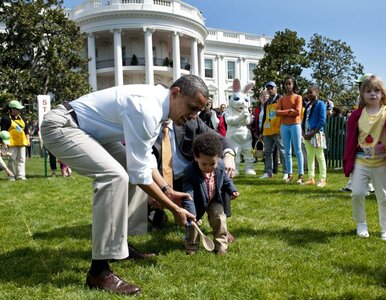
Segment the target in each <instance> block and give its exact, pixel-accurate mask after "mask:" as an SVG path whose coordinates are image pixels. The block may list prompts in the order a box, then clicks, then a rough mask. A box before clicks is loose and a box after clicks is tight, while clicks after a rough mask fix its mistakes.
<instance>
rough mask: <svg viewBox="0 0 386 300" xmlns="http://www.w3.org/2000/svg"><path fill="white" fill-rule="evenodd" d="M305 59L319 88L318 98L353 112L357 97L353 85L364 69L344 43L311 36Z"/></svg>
mask: <svg viewBox="0 0 386 300" xmlns="http://www.w3.org/2000/svg"><path fill="white" fill-rule="evenodd" d="M308 48H309V53H308V58H309V60H310V65H311V69H312V73H311V77H312V79H313V82H314V83H315V84H316V85H317V86H319V88H320V90H321V97H326V98H328V99H330V100H332V101H333V102H334V103H335V105H336V106H339V107H341V108H349V109H352V106H353V104H354V103H355V101H356V99H357V97H358V88H357V87H356V86H355V84H354V79H356V78H357V77H358V76H359V75H360V74H363V66H362V65H361V64H360V63H358V62H356V61H355V56H354V55H353V52H352V50H351V48H350V46H348V45H347V44H346V43H345V42H342V41H340V40H332V39H329V38H327V37H323V36H320V35H318V34H314V35H313V36H312V38H311V39H310V42H309V44H308Z"/></svg>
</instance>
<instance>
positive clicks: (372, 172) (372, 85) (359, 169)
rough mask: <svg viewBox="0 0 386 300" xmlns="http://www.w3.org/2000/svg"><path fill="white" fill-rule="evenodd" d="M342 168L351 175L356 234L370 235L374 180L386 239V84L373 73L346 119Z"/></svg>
mask: <svg viewBox="0 0 386 300" xmlns="http://www.w3.org/2000/svg"><path fill="white" fill-rule="evenodd" d="M343 171H344V174H345V175H346V176H347V177H348V176H349V175H350V174H352V175H351V178H352V193H351V199H352V209H353V219H354V221H355V223H356V232H357V235H358V236H359V237H361V238H367V237H369V231H368V228H367V222H366V211H365V197H366V195H367V193H368V184H369V182H370V180H371V181H372V182H373V185H374V190H375V197H376V198H377V202H378V210H379V223H380V227H381V239H382V240H385V241H386V181H385V176H386V88H385V85H384V83H383V81H382V80H381V79H380V78H379V77H377V76H375V75H371V76H369V77H368V78H366V79H365V80H364V81H363V83H362V85H361V88H360V100H359V107H358V109H357V110H355V111H354V112H352V114H351V115H350V118H349V119H348V122H347V135H346V145H345V150H344V158H343Z"/></svg>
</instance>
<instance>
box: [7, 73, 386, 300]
mask: <svg viewBox="0 0 386 300" xmlns="http://www.w3.org/2000/svg"><path fill="white" fill-rule="evenodd" d="M359 83H360V84H361V85H360V87H359V88H360V99H359V108H358V110H355V111H354V112H353V113H352V114H351V116H350V117H349V119H348V124H347V128H348V129H347V139H346V145H345V154H344V160H343V168H344V173H345V175H346V176H350V175H351V181H352V182H353V184H352V186H351V187H350V190H351V191H352V194H351V197H352V209H353V219H354V221H355V223H356V230H357V235H358V236H359V237H361V238H366V237H368V236H369V232H368V228H367V223H366V213H365V205H364V202H365V197H366V195H367V194H368V192H369V184H370V182H372V184H373V188H374V191H375V195H376V199H377V201H378V207H379V222H380V227H381V238H382V239H383V240H386V183H384V182H383V178H384V176H385V175H386V146H385V145H386V89H385V86H384V83H383V82H382V80H381V79H380V78H378V77H377V76H374V75H371V74H368V76H366V77H365V78H363V80H362V81H360V82H359ZM282 90H283V91H284V95H280V94H278V86H277V84H276V83H275V82H274V81H269V82H267V83H266V85H265V87H264V89H263V90H262V91H261V94H260V97H259V105H258V106H257V107H256V108H255V109H253V110H251V111H250V113H251V120H252V121H251V123H250V124H249V128H250V130H251V133H252V134H253V136H254V141H253V143H257V142H261V143H262V144H263V145H264V148H263V152H264V160H263V161H264V170H263V173H262V175H261V176H260V179H262V180H269V179H270V178H272V177H273V176H274V174H277V173H278V168H279V166H281V168H282V176H283V177H282V180H283V181H285V182H286V183H291V182H294V181H296V183H297V184H300V185H302V184H305V185H315V186H317V187H319V188H323V187H325V186H326V185H327V168H326V161H325V157H324V149H325V148H326V137H325V133H324V128H325V125H326V121H327V118H328V117H329V116H330V115H332V114H333V109H334V105H333V103H332V102H331V101H325V100H322V99H320V98H319V93H320V91H319V88H318V87H317V86H314V85H311V86H309V87H308V88H307V89H306V90H305V91H304V92H303V94H302V95H300V93H299V90H298V87H297V82H296V79H295V78H294V77H292V76H287V77H286V78H285V80H284V81H283V84H282ZM23 109H24V106H23V105H22V104H21V103H20V102H19V101H17V100H12V101H10V102H9V103H8V107H7V109H6V110H5V111H4V112H3V116H2V119H1V132H0V143H1V149H2V152H1V153H2V155H1V156H4V157H7V158H8V164H5V163H4V161H3V159H1V157H0V167H1V168H2V169H4V170H5V172H6V174H7V177H8V179H9V180H10V181H14V180H26V174H25V160H26V147H28V146H29V144H30V136H29V133H30V132H31V131H29V129H28V126H27V123H26V122H25V118H24V117H22V116H21V114H20V112H21V111H22V110H23ZM226 132H227V122H226V105H225V104H221V105H220V106H219V108H218V109H214V108H213V100H212V99H210V98H209V91H208V88H207V86H206V84H205V83H204V81H203V80H202V79H201V78H199V77H197V76H194V75H186V76H183V77H181V78H179V79H178V80H176V81H175V82H174V83H173V84H172V85H171V87H170V88H165V87H162V86H149V85H143V86H141V85H126V86H119V87H113V88H109V89H105V90H100V91H97V92H94V93H91V94H88V95H85V96H82V97H80V98H78V99H75V100H73V101H71V102H65V103H62V104H61V105H59V106H58V107H57V108H54V109H52V110H51V111H49V112H48V113H47V114H46V115H45V117H44V120H43V122H42V124H41V130H40V132H39V134H40V135H41V139H42V142H43V143H44V146H45V147H46V148H47V152H48V154H49V156H50V162H51V165H52V166H51V169H52V172H53V175H54V174H55V170H56V162H57V161H58V162H60V163H61V169H62V174H63V176H69V175H71V172H72V170H74V171H76V172H77V173H78V174H80V175H84V176H88V177H90V178H92V180H93V205H94V208H93V219H92V259H91V265H90V269H89V271H88V273H87V276H86V283H87V285H88V286H89V287H90V288H96V289H102V290H107V291H110V292H113V293H117V294H125V295H135V294H138V293H140V291H141V289H140V287H139V286H137V285H136V284H133V283H129V282H127V281H126V280H124V279H122V278H120V277H119V276H118V275H117V274H115V273H113V272H112V270H111V269H110V265H109V261H110V260H123V259H133V258H136V259H148V258H151V257H154V256H155V254H153V253H142V252H140V251H139V250H138V249H136V248H135V247H133V246H132V245H130V244H129V243H128V235H129V233H130V232H136V234H144V233H146V231H147V221H148V220H149V218H150V217H149V215H150V212H152V213H153V215H152V221H153V222H152V224H153V225H154V226H155V227H157V226H158V229H162V224H163V223H165V222H166V221H165V220H167V216H166V213H165V212H164V209H168V210H170V211H171V212H172V214H173V217H174V220H175V222H176V224H177V225H179V226H182V227H187V232H188V233H189V234H188V235H187V237H186V239H185V251H186V253H187V254H189V255H192V254H195V253H196V252H197V250H198V245H199V234H198V233H199V231H198V229H197V227H196V224H200V222H202V218H203V216H204V215H205V213H206V214H207V215H208V220H209V225H210V227H211V228H212V229H213V237H214V252H215V253H216V254H218V255H225V254H226V253H227V251H228V247H229V243H232V242H234V241H235V237H233V236H232V234H231V233H230V232H229V230H228V228H227V218H228V217H230V216H231V204H230V203H231V199H235V198H237V197H238V196H239V192H238V191H237V188H236V186H235V185H234V183H233V180H232V178H233V177H235V175H236V167H235V156H236V154H237V153H236V152H235V150H234V148H233V147H232V146H231V145H230V143H229V141H228V139H227V137H226ZM122 141H123V142H122ZM252 148H253V144H251V150H252ZM292 151H294V154H295V156H296V160H297V170H296V171H297V177H296V178H294V176H293V173H294V171H293V164H292V159H293V157H292ZM316 162H317V165H318V168H319V175H318V178H317V179H316V174H315V169H316V168H315V165H316ZM70 168H71V169H70ZM306 171H307V178H306V176H305V175H306V174H305V172H306ZM149 207H151V209H149ZM157 220H158V221H157ZM192 223H193V224H194V226H192ZM143 224H145V227H143Z"/></svg>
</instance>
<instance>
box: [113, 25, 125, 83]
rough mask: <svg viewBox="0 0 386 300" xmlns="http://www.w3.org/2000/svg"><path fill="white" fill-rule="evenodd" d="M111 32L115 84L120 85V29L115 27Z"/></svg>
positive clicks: (121, 80) (121, 78)
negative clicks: (112, 36) (112, 37)
mask: <svg viewBox="0 0 386 300" xmlns="http://www.w3.org/2000/svg"><path fill="white" fill-rule="evenodd" d="M113 32H114V70H115V86H120V85H123V69H122V39H121V30H120V29H115V30H114V31H113Z"/></svg>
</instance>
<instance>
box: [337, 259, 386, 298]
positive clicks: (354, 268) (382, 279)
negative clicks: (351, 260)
mask: <svg viewBox="0 0 386 300" xmlns="http://www.w3.org/2000/svg"><path fill="white" fill-rule="evenodd" d="M337 267H338V268H339V269H340V270H342V273H345V274H352V273H355V274H358V275H359V276H365V277H367V278H370V279H375V282H376V285H377V286H378V287H381V288H382V289H386V267H384V268H381V269H379V268H377V269H376V268H370V267H368V266H365V265H337ZM380 299H386V297H384V298H380Z"/></svg>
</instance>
